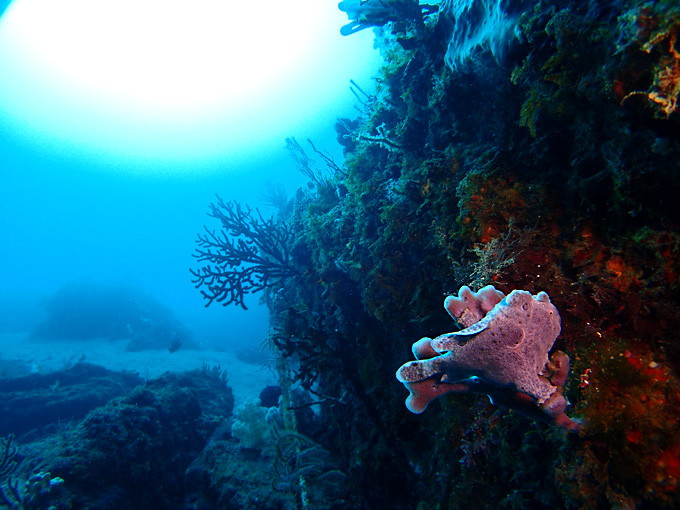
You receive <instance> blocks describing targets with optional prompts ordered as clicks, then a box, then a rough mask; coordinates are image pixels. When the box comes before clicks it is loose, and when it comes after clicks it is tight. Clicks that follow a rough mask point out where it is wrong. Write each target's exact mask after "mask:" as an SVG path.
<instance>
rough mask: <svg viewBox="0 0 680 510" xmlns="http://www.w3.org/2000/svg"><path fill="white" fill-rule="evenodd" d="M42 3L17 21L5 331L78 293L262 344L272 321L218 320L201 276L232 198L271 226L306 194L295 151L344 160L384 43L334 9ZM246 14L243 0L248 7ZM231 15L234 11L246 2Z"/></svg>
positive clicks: (202, 339) (2, 232) (249, 317)
mask: <svg viewBox="0 0 680 510" xmlns="http://www.w3.org/2000/svg"><path fill="white" fill-rule="evenodd" d="M235 4H236V2H227V3H225V2H215V1H207V0H202V1H198V2H192V4H191V7H190V8H188V7H187V3H186V2H173V1H170V2H159V1H152V0H149V1H144V2H111V1H97V2H92V1H88V2H82V1H81V2H79V1H76V0H67V1H64V2H43V1H40V0H15V1H14V2H12V3H11V4H9V7H8V8H7V10H6V12H5V13H4V15H3V16H2V18H0V75H2V76H3V77H4V78H3V80H2V85H0V168H1V173H0V218H1V219H0V239H2V251H1V254H0V257H1V260H0V281H1V282H2V284H1V286H0V333H16V332H21V331H27V330H31V329H32V328H34V327H35V326H36V325H37V324H38V323H39V322H40V321H41V320H44V318H45V314H46V310H45V308H46V301H47V300H48V299H49V298H50V297H51V296H53V295H54V293H55V292H57V291H58V290H59V289H60V288H62V287H63V286H64V285H70V284H73V283H74V282H84V283H85V284H87V285H101V286H104V287H106V286H112V285H113V286H119V285H127V286H131V287H134V288H136V289H139V290H140V291H143V292H145V293H148V294H150V295H152V296H154V297H155V299H157V300H158V301H159V302H161V303H163V304H164V305H166V306H167V307H169V308H170V309H171V310H172V312H173V313H174V314H175V315H176V316H177V318H178V319H179V320H180V321H181V322H182V323H183V324H184V325H185V326H186V327H187V328H188V329H189V330H191V331H192V333H193V334H192V337H193V339H194V341H195V342H197V343H199V344H203V345H206V344H207V345H210V346H212V347H220V348H227V347H228V345H229V344H248V345H253V344H254V345H258V344H259V342H260V341H261V340H262V339H263V338H264V336H265V334H266V330H267V312H266V310H265V308H264V307H261V306H259V305H258V297H257V296H255V297H251V298H250V299H249V300H248V306H249V310H248V311H247V312H244V311H242V310H241V309H240V308H237V307H228V308H222V307H219V306H217V305H213V306H212V307H211V308H205V307H204V302H203V300H202V298H201V295H200V293H199V292H198V291H197V290H195V289H194V288H193V285H192V283H191V275H190V273H189V268H191V267H196V265H197V263H196V261H195V260H194V259H193V258H192V253H193V251H194V241H195V239H196V235H197V234H198V233H199V232H201V231H202V229H203V225H206V226H208V227H209V228H218V227H219V224H218V222H217V221H216V220H214V219H211V218H208V217H207V216H206V213H207V211H208V205H209V203H210V202H212V201H213V200H214V199H215V194H219V195H220V196H221V197H222V198H224V199H225V200H230V199H234V198H238V199H239V200H240V201H243V202H245V203H248V204H250V205H252V206H254V207H257V206H259V207H261V208H263V212H264V213H265V214H266V215H267V214H272V213H274V212H275V211H274V210H272V209H268V208H267V205H266V204H265V203H263V202H262V196H263V195H266V193H267V189H268V187H271V185H272V183H279V184H283V185H284V187H285V190H286V192H287V193H288V194H291V195H292V193H293V191H294V190H295V189H296V187H298V186H299V185H301V184H303V183H304V177H303V176H302V175H301V174H300V173H299V172H297V170H296V165H295V162H294V160H293V159H292V158H291V157H290V154H289V153H288V151H287V150H286V149H285V138H286V137H291V136H295V137H298V138H299V139H300V140H303V141H304V140H305V139H306V138H310V139H312V140H313V141H314V143H315V145H316V146H318V147H319V148H322V149H324V150H328V151H330V152H331V153H332V154H333V155H334V156H335V157H338V158H341V154H340V153H339V151H338V148H337V147H338V146H337V143H336V142H335V136H336V134H335V132H334V130H333V125H334V122H335V119H336V117H340V116H351V115H352V114H353V104H354V102H355V98H354V96H353V95H352V94H351V92H350V88H349V87H350V79H354V80H357V81H358V82H359V83H364V84H365V85H366V86H367V87H370V85H371V84H370V77H371V74H372V73H373V72H374V70H375V68H376V65H377V59H376V55H375V52H374V50H373V49H372V39H371V37H370V34H368V33H366V34H361V36H358V37H356V38H352V39H344V38H341V36H340V35H339V32H338V29H339V26H340V25H341V24H342V23H343V13H341V12H340V11H338V10H337V7H336V5H335V4H334V3H333V2H317V1H302V2H292V3H286V7H285V9H283V8H282V7H281V6H282V4H284V3H283V2H273V1H264V2H258V5H257V7H254V6H252V5H250V4H248V3H247V2H246V3H242V4H244V5H238V6H235ZM239 4H241V3H239ZM229 6H232V7H229Z"/></svg>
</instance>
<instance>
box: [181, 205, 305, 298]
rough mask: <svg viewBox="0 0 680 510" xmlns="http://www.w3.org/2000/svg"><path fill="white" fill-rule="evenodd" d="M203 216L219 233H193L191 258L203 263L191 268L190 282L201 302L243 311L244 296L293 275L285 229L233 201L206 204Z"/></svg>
mask: <svg viewBox="0 0 680 510" xmlns="http://www.w3.org/2000/svg"><path fill="white" fill-rule="evenodd" d="M208 215H209V216H212V217H213V218H216V219H218V220H219V221H220V222H221V223H222V229H221V230H219V231H215V230H209V229H208V228H207V227H206V228H205V233H204V234H199V235H198V239H197V240H196V244H198V246H199V247H198V248H197V249H196V252H195V253H194V257H195V258H196V259H197V260H198V261H199V262H206V264H205V265H204V266H203V267H201V268H200V269H197V270H194V269H191V274H193V275H194V279H193V280H192V282H193V283H194V285H195V287H196V288H200V287H202V289H201V294H202V295H203V297H204V298H205V299H206V300H207V303H206V306H209V305H210V304H211V303H212V302H213V301H217V302H218V303H222V305H223V306H227V305H230V304H232V303H233V304H237V305H240V306H241V307H242V308H243V309H246V310H247V309H248V307H247V306H246V305H245V302H244V299H245V295H246V294H252V293H255V292H259V291H262V290H264V289H265V288H267V287H268V286H270V285H272V284H274V283H276V282H277V281H280V280H281V279H282V278H286V277H289V276H294V275H295V274H297V272H296V271H295V269H294V267H293V265H292V263H291V260H290V246H291V241H292V237H291V236H292V233H291V229H290V227H289V226H288V225H287V224H286V223H283V222H280V221H276V220H275V219H274V218H270V219H268V220H265V219H264V218H263V217H262V214H261V213H260V212H259V211H258V210H257V209H256V210H255V211H253V210H252V209H251V208H250V207H248V206H245V207H244V206H243V205H241V204H240V203H238V202H236V201H232V202H224V201H223V200H222V199H221V198H220V197H217V203H213V204H210V212H209V213H208Z"/></svg>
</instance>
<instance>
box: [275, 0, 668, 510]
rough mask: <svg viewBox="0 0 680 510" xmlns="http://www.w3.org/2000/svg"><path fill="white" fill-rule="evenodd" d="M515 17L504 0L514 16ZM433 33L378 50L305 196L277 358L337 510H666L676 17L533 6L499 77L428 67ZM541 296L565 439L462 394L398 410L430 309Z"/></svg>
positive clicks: (487, 56) (435, 59)
mask: <svg viewBox="0 0 680 510" xmlns="http://www.w3.org/2000/svg"><path fill="white" fill-rule="evenodd" d="M509 3H512V2H509ZM444 14H445V13H443V12H442V13H440V15H439V17H438V18H437V17H432V18H431V19H430V20H428V21H427V22H426V23H425V24H424V25H414V26H411V25H409V24H408V23H404V24H398V23H393V24H388V25H386V26H385V27H384V28H382V29H380V30H378V31H377V35H376V41H377V43H378V44H379V45H380V46H381V50H382V52H383V56H384V60H385V65H384V67H383V69H382V72H381V76H380V77H379V79H378V90H377V92H376V93H375V95H371V94H369V93H363V92H362V93H361V94H360V93H358V94H357V95H358V97H360V98H362V99H363V101H362V104H361V105H360V106H361V108H362V109H363V114H362V115H361V116H360V117H359V118H358V119H354V120H341V121H339V124H338V131H339V133H340V142H341V143H342V144H343V146H344V147H345V149H346V154H347V161H346V164H345V166H344V168H343V169H342V171H341V172H336V174H335V178H334V179H329V180H327V181H323V182H321V183H319V184H318V185H317V186H316V188H315V189H314V190H313V191H310V192H300V193H299V194H298V197H297V199H296V209H295V212H294V217H293V219H292V224H293V229H294V236H293V237H294V238H295V239H297V242H296V245H295V246H294V248H293V250H292V259H293V263H294V264H295V265H296V267H297V268H299V270H300V271H299V272H300V274H301V275H302V276H299V277H296V278H295V279H294V280H291V281H290V282H289V284H287V285H285V286H283V288H280V289H278V290H277V291H276V292H275V293H272V294H271V295H270V302H271V305H272V309H273V311H274V317H275V330H274V333H273V335H272V341H273V342H274V343H275V344H276V345H277V347H278V350H279V353H280V354H281V356H282V357H283V359H284V360H286V361H287V362H288V370H289V372H290V373H292V376H293V378H294V379H295V381H296V382H298V383H300V384H301V385H302V386H303V387H305V388H306V389H307V390H309V394H310V396H311V397H312V398H313V399H314V401H315V404H314V407H315V409H317V410H318V411H319V415H318V416H319V420H320V421H321V422H322V424H323V426H322V427H320V428H319V430H318V431H317V433H316V434H315V440H317V441H319V442H320V443H321V444H323V446H324V447H325V448H326V449H328V450H329V451H330V452H331V453H332V454H333V455H334V456H335V457H336V460H337V461H338V462H339V463H340V465H341V466H342V469H343V471H344V473H345V474H346V475H347V479H348V480H349V483H348V491H347V494H346V495H345V496H344V498H343V499H342V500H340V499H339V500H338V501H337V502H336V503H337V504H338V505H343V504H347V505H349V506H351V507H352V508H379V507H381V508H387V507H389V508H543V507H546V508H547V507H551V508H612V507H616V508H633V507H634V506H635V505H640V507H641V508H672V507H675V506H677V505H678V504H680V486H679V485H678V480H679V479H680V461H679V460H678V459H679V458H680V438H679V436H678V435H677V433H676V430H677V428H678V425H679V423H678V421H679V417H680V413H679V412H678V404H680V402H679V400H680V397H679V395H680V393H679V392H678V390H679V389H680V386H679V380H678V369H679V368H680V348H679V347H678V346H679V345H680V343H678V341H677V338H676V336H677V331H678V326H679V325H680V320H679V319H680V311H679V310H678V306H677V303H678V302H680V300H679V299H678V298H679V297H680V296H679V295H678V294H679V282H678V275H679V274H680V257H679V256H678V249H679V248H680V231H679V229H678V226H679V224H680V208H678V207H677V200H678V198H677V197H678V191H679V186H678V184H677V176H678V170H679V167H678V158H679V156H680V129H679V128H680V116H679V114H678V112H677V111H676V102H677V99H678V94H679V92H680V53H679V47H678V42H677V38H678V35H679V34H680V6H678V4H677V2H670V1H659V2H640V1H633V0H620V1H606V2H603V1H598V2H595V1H575V0H574V1H559V2H554V1H550V2H548V1H539V2H533V3H531V6H529V7H528V8H527V9H525V10H524V11H523V13H522V14H521V15H520V16H518V17H517V18H516V27H515V30H516V33H517V38H516V41H515V42H514V43H513V44H512V45H511V47H509V48H508V49H507V51H505V53H504V55H503V58H502V59H500V60H499V59H498V58H496V57H497V55H496V56H494V55H493V54H492V53H491V52H489V51H485V50H484V48H483V47H481V48H479V49H478V50H477V51H474V52H472V54H471V56H469V57H468V59H467V61H466V62H465V63H464V64H461V63H460V62H458V63H457V65H456V68H455V70H452V69H451V68H450V67H448V66H447V64H446V59H445V54H446V52H447V48H448V44H449V38H450V31H451V27H450V22H449V21H447V18H446V16H445V15H444ZM489 283H492V284H494V285H495V286H496V287H497V288H498V289H500V290H502V291H503V292H505V293H508V292H510V291H511V290H513V289H525V290H528V291H530V292H532V293H537V292H539V291H546V292H547V293H548V294H549V295H550V298H551V300H552V302H553V303H554V304H555V305H556V306H557V308H558V309H559V311H560V315H561V317H562V334H561V336H560V337H559V338H558V339H557V342H556V344H555V347H556V348H558V349H560V350H562V351H565V352H566V353H567V354H568V355H569V356H570V357H571V359H572V372H571V376H570V378H569V381H568V382H567V386H566V388H565V396H566V397H567V398H568V399H569V401H570V402H571V403H572V407H571V409H570V413H571V414H572V415H576V416H578V417H580V418H581V419H582V420H583V424H584V426H583V428H582V430H581V431H580V432H579V433H578V434H570V435H567V434H566V433H564V432H563V431H562V430H559V429H556V428H555V427H553V426H551V425H549V424H545V423H539V422H534V421H532V420H530V419H528V418H527V417H525V416H522V415H521V414H519V413H515V412H513V411H506V410H500V409H498V408H495V407H493V406H492V405H491V404H490V403H489V402H488V401H487V400H485V399H484V398H482V397H479V396H473V395H453V396H448V397H444V398H442V399H440V400H439V401H438V402H436V403H434V404H432V405H431V406H430V408H428V410H427V411H426V412H425V413H424V414H423V415H419V416H414V415H412V414H411V413H409V412H408V411H406V409H405V408H404V404H403V400H404V398H405V396H406V394H405V391H404V389H403V387H402V386H401V385H400V384H399V383H398V382H397V381H396V380H395V379H394V371H395V370H396V368H397V367H399V366H400V365H401V364H402V363H404V362H405V361H407V360H408V359H410V352H409V349H410V346H411V344H412V343H413V342H414V341H415V340H417V339H418V338H420V337H422V336H433V335H436V334H439V333H441V332H444V331H450V330H452V323H451V320H450V319H449V318H448V316H447V314H446V313H445V312H444V310H443V309H442V308H441V303H442V301H443V296H445V295H447V294H450V293H454V292H456V291H457V289H458V288H459V287H460V286H461V285H470V286H472V287H473V288H474V289H475V290H476V289H477V288H479V287H481V286H483V285H485V284H489Z"/></svg>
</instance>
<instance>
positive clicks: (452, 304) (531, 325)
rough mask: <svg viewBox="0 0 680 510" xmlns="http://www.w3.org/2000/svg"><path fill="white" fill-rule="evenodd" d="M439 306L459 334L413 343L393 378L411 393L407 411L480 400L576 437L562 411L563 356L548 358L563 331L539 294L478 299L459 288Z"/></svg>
mask: <svg viewBox="0 0 680 510" xmlns="http://www.w3.org/2000/svg"><path fill="white" fill-rule="evenodd" d="M444 306H445V308H446V310H447V312H448V313H449V314H450V315H451V317H453V318H454V319H456V320H457V321H458V322H459V323H460V324H461V325H463V326H464V327H465V329H463V330H461V331H456V332H453V333H445V334H443V335H440V336H438V337H437V338H434V339H432V338H427V337H426V338H421V339H420V340H418V341H417V342H416V343H415V344H413V355H414V356H415V358H416V361H410V362H408V363H405V364H404V365H402V366H401V368H399V370H398V371H397V379H398V380H399V381H400V382H402V383H404V386H406V388H407V389H408V390H409V392H410V394H409V396H408V398H407V399H406V407H407V408H408V409H409V410H410V411H411V412H413V413H421V412H423V411H424V410H425V408H426V407H427V406H428V404H429V403H430V402H431V401H432V400H434V399H436V398H437V397H440V396H442V395H445V394H447V393H469V392H474V393H484V394H486V395H488V396H489V398H490V399H491V401H492V402H493V403H495V404H498V405H500V406H502V407H507V408H514V409H518V410H520V411H522V412H524V413H525V414H528V415H530V416H533V417H536V418H542V419H544V420H547V421H551V422H553V423H555V424H557V425H558V426H560V427H563V428H565V429H567V430H571V431H578V430H579V428H580V424H579V422H578V421H576V420H573V419H571V418H569V417H568V416H567V415H566V414H565V412H564V411H565V409H566V407H567V400H566V398H565V397H564V396H563V395H562V389H563V387H564V384H565V382H566V380H567V376H568V372H569V356H567V355H566V354H565V353H564V352H561V351H555V352H554V353H553V354H552V356H550V357H549V352H550V349H551V348H552V346H553V344H554V342H555V339H556V338H557V336H558V335H559V334H560V329H561V326H560V315H559V312H558V311H557V308H556V307H555V306H554V305H553V304H552V303H551V302H550V298H549V297H548V295H547V294H546V293H545V292H539V293H538V294H536V295H534V296H532V295H531V293H529V292H527V291H524V290H514V291H512V292H511V293H510V294H508V295H507V296H506V295H504V294H503V293H502V292H500V291H499V290H496V289H495V288H494V287H493V286H491V285H489V286H486V287H484V288H482V289H480V290H479V291H478V292H472V290H471V289H470V288H469V287H467V286H464V287H462V288H461V289H460V291H459V293H458V296H449V297H448V298H446V300H445V302H444Z"/></svg>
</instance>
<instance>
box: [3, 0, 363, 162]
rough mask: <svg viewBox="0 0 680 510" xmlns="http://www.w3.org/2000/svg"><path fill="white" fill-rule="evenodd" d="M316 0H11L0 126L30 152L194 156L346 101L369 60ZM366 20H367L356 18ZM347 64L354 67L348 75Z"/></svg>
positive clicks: (208, 155)
mask: <svg viewBox="0 0 680 510" xmlns="http://www.w3.org/2000/svg"><path fill="white" fill-rule="evenodd" d="M345 22H346V20H345V19H344V18H343V13H341V12H339V11H338V10H337V6H336V3H335V2H331V1H328V2H327V1H323V0H297V1H288V2H284V1H281V0H260V1H258V2H248V1H230V0H192V1H191V2H186V1H178V0H115V1H114V0H60V1H54V0H14V2H13V3H12V4H10V6H9V8H8V9H7V11H6V12H5V14H4V15H3V17H2V18H1V19H0V75H2V76H3V79H2V81H1V83H0V115H1V116H2V117H1V118H0V123H1V124H2V126H0V128H1V129H2V131H3V135H4V136H7V133H10V134H11V136H14V137H18V138H20V139H21V140H22V141H23V143H26V144H28V145H30V146H32V147H34V148H35V149H36V150H40V151H64V150H66V151H74V152H76V153H79V154H80V153H82V154H84V155H86V156H88V155H89V157H91V158H101V159H111V158H113V159H116V158H125V159H127V160H135V159H136V160H140V161H143V160H148V159H152V160H158V161H164V160H165V161H174V162H178V161H191V162H193V163H195V162H197V161H206V162H209V161H211V160H215V159H220V158H226V157H231V156H233V155H234V154H238V153H245V152H249V151H252V150H256V148H257V147H261V146H263V145H265V146H266V145H267V144H274V143H275V144H277V145H281V144H282V140H283V139H284V138H285V137H286V136H288V135H290V134H291V132H292V131H294V130H296V129H298V128H300V126H306V125H313V123H314V122H315V119H316V118H317V117H318V116H320V115H324V114H325V113H328V118H327V121H326V122H328V123H330V124H332V123H333V121H334V117H333V115H334V110H333V109H334V105H335V104H336V103H337V102H338V101H339V100H343V101H345V102H348V101H351V97H350V95H349V94H350V93H349V79H350V78H356V77H360V76H361V74H362V73H364V74H366V76H369V75H368V74H367V71H366V70H367V69H372V68H373V67H374V66H373V63H374V62H375V61H376V57H375V55H374V51H373V50H372V49H371V45H370V38H371V35H370V34H365V37H364V36H362V37H359V36H356V37H353V38H342V37H340V36H339V35H338V29H339V27H340V26H341V25H342V24H343V23H345ZM367 32H369V31H367ZM352 73H354V74H352Z"/></svg>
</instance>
